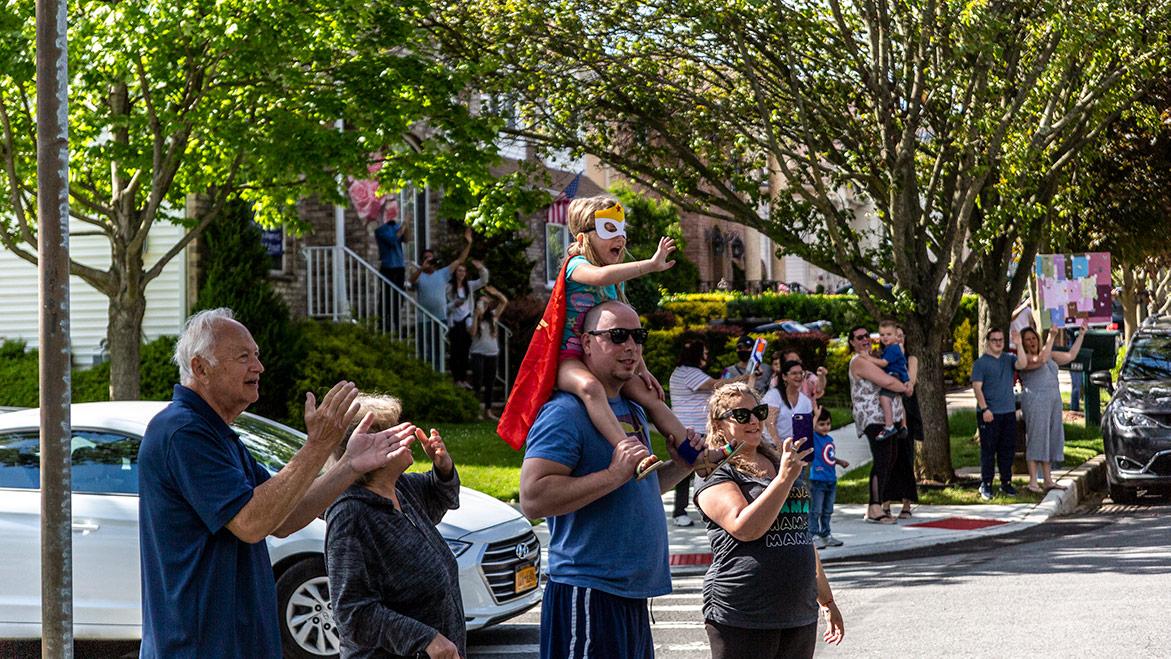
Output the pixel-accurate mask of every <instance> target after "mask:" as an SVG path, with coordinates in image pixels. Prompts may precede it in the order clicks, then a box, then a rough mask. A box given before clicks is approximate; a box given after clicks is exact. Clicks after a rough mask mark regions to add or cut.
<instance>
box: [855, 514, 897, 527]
mask: <svg viewBox="0 0 1171 659" xmlns="http://www.w3.org/2000/svg"><path fill="white" fill-rule="evenodd" d="M862 519H864V520H866V521H867V522H870V523H871V524H897V522H896V521H895V518H893V517H891V516H890V515H888V514H886V513H883V514H882V515H879V516H878V517H871V516H870V515H866V516H864V517H863V518H862Z"/></svg>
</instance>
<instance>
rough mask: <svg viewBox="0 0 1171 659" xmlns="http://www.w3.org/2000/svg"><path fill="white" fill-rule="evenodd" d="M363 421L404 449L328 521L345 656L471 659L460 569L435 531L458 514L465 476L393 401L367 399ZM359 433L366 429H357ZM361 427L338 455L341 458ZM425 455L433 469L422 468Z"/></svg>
mask: <svg viewBox="0 0 1171 659" xmlns="http://www.w3.org/2000/svg"><path fill="white" fill-rule="evenodd" d="M358 403H359V404H360V406H361V407H360V409H359V413H358V414H357V415H356V416H355V417H354V418H355V419H360V418H363V417H365V416H366V415H367V414H372V415H373V421H374V423H373V425H371V428H372V429H375V428H376V429H378V430H384V429H387V428H394V429H395V432H396V433H398V434H397V436H398V437H399V439H400V441H399V444H398V445H397V446H395V447H394V450H392V451H391V453H390V456H391V458H390V462H389V463H387V464H386V465H385V466H383V467H381V468H379V469H376V470H374V471H371V472H369V473H366V474H363V475H362V476H359V477H358V480H357V481H356V482H355V483H354V484H353V485H351V486H350V488H349V489H347V490H346V491H345V492H343V493H342V495H341V496H340V497H338V499H337V501H335V502H334V503H333V505H331V506H330V507H329V509H328V510H327V511H326V514H325V519H326V523H327V524H328V527H327V531H326V536H325V563H326V569H327V570H328V572H329V595H330V603H331V604H332V605H333V617H334V620H335V621H336V622H337V625H338V631H339V632H340V635H341V646H342V648H341V654H342V656H343V657H345V656H407V657H414V656H418V655H425V656H429V657H462V656H464V655H465V654H466V647H465V637H466V626H465V623H464V610H463V601H462V599H461V598H460V591H459V566H458V565H457V564H456V562H455V556H453V555H452V553H451V549H450V548H449V547H448V545H447V541H446V540H444V539H443V536H441V535H439V531H438V530H436V528H435V525H436V524H438V523H439V521H440V520H441V519H443V515H444V513H446V512H447V511H448V510H449V509H454V508H457V507H459V476H458V475H457V474H456V472H455V464H454V463H453V462H452V460H451V455H450V454H449V453H448V452H447V447H446V446H444V444H443V439H442V438H441V437H440V436H439V433H438V432H436V431H435V429H434V428H432V429H431V433H430V435H428V434H426V433H424V432H423V430H422V429H420V428H416V427H414V426H412V425H411V424H410V423H401V424H400V423H399V422H398V420H399V419H398V417H399V413H400V412H401V410H402V406H401V405H400V404H399V401H398V400H397V399H396V398H393V397H391V396H373V395H365V394H364V395H362V396H359V397H358ZM353 426H357V421H355V422H354V424H353ZM352 433H353V427H351V429H350V431H349V432H347V433H346V438H345V439H343V440H342V442H341V444H340V445H339V446H338V447H337V448H336V449H335V450H334V457H335V458H340V456H341V455H342V453H344V452H345V449H346V445H347V444H348V443H349V441H350V435H351V434H352ZM416 439H417V440H418V441H419V443H420V444H422V445H423V450H424V451H425V452H426V453H427V457H428V458H430V459H431V463H432V465H433V466H432V468H431V470H430V471H428V472H423V473H410V474H406V473H403V472H405V471H406V470H407V468H408V467H410V466H411V465H412V464H413V463H414V459H413V458H412V457H411V450H410V448H409V447H410V444H411V442H412V441H414V440H416Z"/></svg>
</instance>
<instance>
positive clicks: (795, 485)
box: [695, 384, 845, 659]
mask: <svg viewBox="0 0 1171 659" xmlns="http://www.w3.org/2000/svg"><path fill="white" fill-rule="evenodd" d="M766 416H767V411H766V409H765V407H764V406H763V405H761V404H760V403H759V399H758V398H757V397H756V392H755V391H753V390H752V389H750V388H749V387H747V386H746V385H743V384H733V385H729V386H727V387H721V388H720V389H719V390H717V391H716V393H715V394H713V395H712V397H711V400H710V402H709V414H708V419H707V432H708V434H707V442H708V445H709V446H711V447H717V446H722V445H723V443H725V442H732V443H734V444H739V445H741V446H742V448H741V449H740V451H739V452H738V453H737V454H736V455H735V456H733V457H732V459H731V460H730V461H729V462H728V463H727V464H725V465H723V466H722V467H720V468H719V469H717V470H716V471H715V473H713V474H712V475H711V476H709V477H708V479H707V480H706V481H704V482H703V483H701V484H700V485H699V487H698V489H697V490H696V492H695V504H696V506H697V507H698V508H699V510H700V513H701V514H702V515H703V521H704V523H705V524H706V525H707V535H708V541H709V542H711V546H712V564H711V567H710V568H708V571H707V575H706V576H705V577H704V580H703V617H704V623H705V626H706V628H707V634H708V640H709V642H710V643H711V649H712V657H713V658H717V659H718V658H723V657H728V658H732V657H736V658H739V657H812V656H813V650H814V645H815V644H816V640H817V617H818V610H819V606H820V611H821V613H822V615H824V617H825V621H826V631H825V635H824V637H823V638H824V639H825V641H826V642H827V643H835V644H836V643H840V642H841V640H842V636H843V634H844V633H845V631H844V628H843V626H842V614H841V612H840V611H838V607H837V605H836V604H834V596H833V592H832V591H831V590H830V586H829V582H828V581H827V580H826V577H825V571H824V570H822V567H821V560H820V559H819V558H818V557H817V551H816V550H815V549H814V548H813V540H812V538H811V537H810V535H809V512H808V511H809V488H808V487H807V485H806V483H805V481H804V480H803V479H802V478H801V472H802V470H803V469H804V467H805V463H806V461H807V460H809V459H811V458H812V452H813V449H812V447H810V448H807V449H805V450H799V449H798V448H797V447H795V446H794V442H793V440H792V439H786V440H785V441H784V442H783V443H782V445H781V446H782V450H781V452H780V453H779V454H778V453H777V452H776V451H774V450H773V449H772V448H770V447H769V446H768V445H767V444H766V443H762V442H761V441H760V440H761V432H762V430H763V421H764V419H765V418H766Z"/></svg>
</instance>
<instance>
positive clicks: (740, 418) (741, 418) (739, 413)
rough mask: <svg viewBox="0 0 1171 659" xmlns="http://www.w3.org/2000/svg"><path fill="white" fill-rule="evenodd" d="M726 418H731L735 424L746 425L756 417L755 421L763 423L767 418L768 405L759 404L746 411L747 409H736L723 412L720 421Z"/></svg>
mask: <svg viewBox="0 0 1171 659" xmlns="http://www.w3.org/2000/svg"><path fill="white" fill-rule="evenodd" d="M728 417H732V419H733V420H735V421H736V423H748V420H749V419H750V418H751V417H756V418H757V419H760V420H761V421H764V420H765V419H767V418H768V405H764V404H761V405H757V406H756V407H754V408H752V409H748V408H747V407H737V408H736V409H734V410H728V411H727V412H724V413H723V414H721V415H720V418H721V419H726V418H728Z"/></svg>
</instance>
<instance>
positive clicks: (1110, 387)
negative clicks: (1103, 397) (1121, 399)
mask: <svg viewBox="0 0 1171 659" xmlns="http://www.w3.org/2000/svg"><path fill="white" fill-rule="evenodd" d="M1090 382H1092V383H1093V384H1094V385H1096V386H1099V387H1102V388H1103V389H1105V390H1106V391H1109V392H1110V393H1114V381H1113V379H1111V377H1110V371H1094V372H1093V373H1090Z"/></svg>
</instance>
